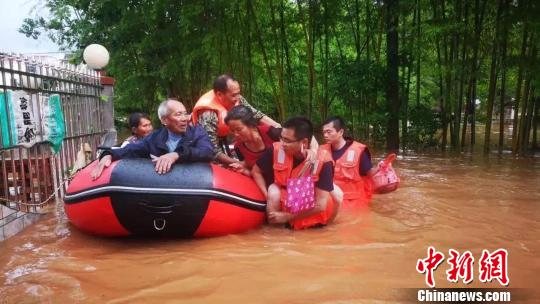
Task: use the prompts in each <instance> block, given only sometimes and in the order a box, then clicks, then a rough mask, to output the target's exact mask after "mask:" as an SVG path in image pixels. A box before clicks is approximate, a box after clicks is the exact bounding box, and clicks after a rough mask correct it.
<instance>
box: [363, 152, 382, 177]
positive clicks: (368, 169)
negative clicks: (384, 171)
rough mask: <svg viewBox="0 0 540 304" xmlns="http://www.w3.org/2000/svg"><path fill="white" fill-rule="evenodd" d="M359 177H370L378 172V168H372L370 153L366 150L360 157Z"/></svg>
mask: <svg viewBox="0 0 540 304" xmlns="http://www.w3.org/2000/svg"><path fill="white" fill-rule="evenodd" d="M359 170H360V176H367V177H372V176H373V175H375V173H377V171H379V168H378V167H373V164H372V163H371V153H370V152H369V150H368V149H367V148H366V149H365V150H364V153H362V155H361V156H360V168H359Z"/></svg>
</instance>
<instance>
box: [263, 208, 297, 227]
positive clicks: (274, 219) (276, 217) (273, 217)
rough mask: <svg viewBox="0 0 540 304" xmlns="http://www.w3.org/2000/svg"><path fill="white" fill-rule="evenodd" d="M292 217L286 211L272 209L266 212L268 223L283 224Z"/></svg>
mask: <svg viewBox="0 0 540 304" xmlns="http://www.w3.org/2000/svg"><path fill="white" fill-rule="evenodd" d="M292 218H293V215H292V214H290V213H288V212H281V211H272V212H270V213H268V223H270V224H285V223H288V222H289V221H290V220H291V219H292Z"/></svg>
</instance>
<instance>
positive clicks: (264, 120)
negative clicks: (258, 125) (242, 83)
mask: <svg viewBox="0 0 540 304" xmlns="http://www.w3.org/2000/svg"><path fill="white" fill-rule="evenodd" d="M240 104H241V105H243V106H246V107H248V108H250V110H251V111H252V112H253V117H254V118H255V119H259V120H260V121H261V122H262V123H264V124H265V125H269V126H272V127H274V128H281V125H280V124H279V123H278V122H276V121H275V120H273V119H272V118H270V117H268V115H266V114H264V113H263V112H261V111H259V110H257V109H255V107H253V106H252V105H251V104H250V103H249V102H248V101H247V100H246V99H245V98H244V96H240Z"/></svg>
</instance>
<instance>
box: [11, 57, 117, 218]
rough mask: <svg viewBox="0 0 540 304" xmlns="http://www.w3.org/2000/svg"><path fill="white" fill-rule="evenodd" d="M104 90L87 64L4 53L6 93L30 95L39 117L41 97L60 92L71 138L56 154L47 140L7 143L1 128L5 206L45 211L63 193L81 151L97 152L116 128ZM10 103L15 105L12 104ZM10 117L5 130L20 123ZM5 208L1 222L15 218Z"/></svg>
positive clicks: (22, 209)
mask: <svg viewBox="0 0 540 304" xmlns="http://www.w3.org/2000/svg"><path fill="white" fill-rule="evenodd" d="M102 89H103V88H102V86H101V84H100V76H99V75H98V73H97V72H96V71H93V70H90V69H87V68H85V67H83V68H81V67H78V66H75V65H72V64H69V63H67V61H62V60H50V59H48V58H36V57H33V58H28V57H24V56H20V55H14V54H3V53H0V92H3V93H4V96H6V93H7V92H8V90H11V91H21V90H23V91H25V93H26V94H28V96H30V100H29V101H28V103H29V109H31V111H32V112H34V113H33V114H34V117H38V118H39V117H40V115H39V113H41V109H40V107H41V105H40V104H41V103H40V102H39V101H38V100H39V98H41V97H42V96H48V95H51V94H58V95H60V100H61V107H62V111H63V115H64V123H65V137H64V140H63V143H62V147H61V149H60V151H59V152H58V154H56V155H54V154H53V153H52V152H51V149H50V145H49V143H47V142H41V143H37V144H35V145H34V146H32V147H30V148H25V147H21V146H11V145H7V146H6V145H4V146H3V145H2V141H4V143H5V142H6V139H5V138H4V140H2V138H1V136H2V135H1V134H2V132H0V204H3V205H4V206H7V207H9V208H10V209H11V210H15V211H23V212H36V213H40V212H43V210H44V209H43V208H44V207H46V205H48V203H49V202H51V201H52V202H54V199H51V198H54V197H55V196H56V197H62V196H63V193H64V191H65V183H64V182H65V181H66V180H67V178H68V177H69V175H70V173H71V172H70V170H71V169H72V168H73V166H74V164H75V160H76V158H77V153H79V155H80V154H81V153H83V154H85V153H86V154H87V155H95V152H96V148H97V146H98V145H99V142H100V139H101V137H102V136H103V135H104V134H105V133H106V132H107V131H108V130H109V129H111V128H113V127H114V126H113V125H112V120H111V119H106V116H111V115H112V113H111V111H112V101H109V100H107V98H103V97H106V96H103V97H102ZM5 106H6V107H9V106H10V105H9V104H8V103H7V102H6V103H5ZM5 110H6V111H7V110H8V109H5ZM0 119H1V118H0ZM7 121H8V124H6V123H4V124H0V128H1V126H2V125H3V126H4V128H5V127H6V126H7V128H15V127H16V126H13V122H11V121H9V119H8V120H7ZM36 121H37V126H36V127H37V128H38V130H41V131H43V125H42V123H41V122H40V121H39V119H36ZM5 133H10V132H4V134H5ZM4 137H5V136H4ZM10 137H11V134H10ZM9 140H10V141H9V142H10V143H13V142H14V141H13V139H12V138H10V139H9ZM85 148H86V152H85ZM79 151H81V152H79ZM0 207H2V206H0ZM2 209H3V210H7V209H5V207H3V208H0V226H2V225H3V224H6V223H7V222H8V221H9V218H8V217H7V216H6V215H5V214H4V213H5V212H2V211H1V210H2Z"/></svg>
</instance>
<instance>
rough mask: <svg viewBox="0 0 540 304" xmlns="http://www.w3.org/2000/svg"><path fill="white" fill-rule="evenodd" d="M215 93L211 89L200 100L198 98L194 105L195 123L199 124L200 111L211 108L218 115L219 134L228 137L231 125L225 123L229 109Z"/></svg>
mask: <svg viewBox="0 0 540 304" xmlns="http://www.w3.org/2000/svg"><path fill="white" fill-rule="evenodd" d="M215 97H216V96H215V95H214V90H210V91H208V92H206V93H205V94H204V95H203V96H201V98H199V100H197V103H196V104H195V106H194V107H193V114H192V115H191V117H192V119H193V123H194V124H197V121H198V120H199V115H200V113H202V112H204V111H207V110H210V111H213V112H214V113H216V115H217V117H218V129H217V135H218V137H227V135H228V134H229V126H227V124H226V123H225V116H227V112H228V111H227V109H226V108H225V107H224V106H223V105H222V104H220V103H219V102H218V101H217V100H216V98H215Z"/></svg>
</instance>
